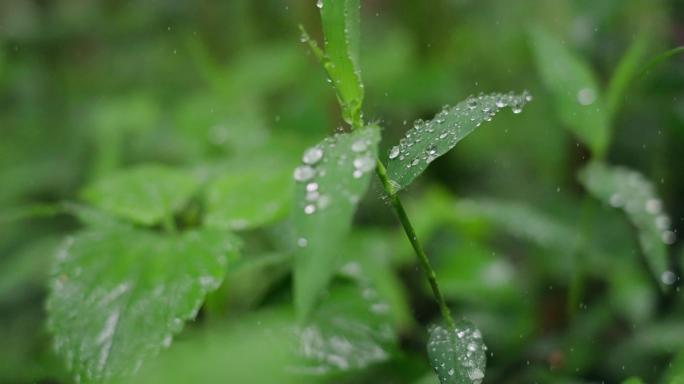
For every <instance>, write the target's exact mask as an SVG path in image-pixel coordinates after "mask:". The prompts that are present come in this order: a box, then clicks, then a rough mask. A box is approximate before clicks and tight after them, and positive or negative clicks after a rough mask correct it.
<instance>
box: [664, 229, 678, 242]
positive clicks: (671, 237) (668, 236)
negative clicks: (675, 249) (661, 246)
mask: <svg viewBox="0 0 684 384" xmlns="http://www.w3.org/2000/svg"><path fill="white" fill-rule="evenodd" d="M661 238H662V240H663V243H665V244H667V245H671V244H674V242H675V240H677V235H675V233H674V232H672V231H665V232H663V234H662V235H661Z"/></svg>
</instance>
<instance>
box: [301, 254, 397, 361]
mask: <svg viewBox="0 0 684 384" xmlns="http://www.w3.org/2000/svg"><path fill="white" fill-rule="evenodd" d="M340 272H341V274H342V275H344V276H346V277H348V278H350V279H352V280H355V281H356V282H357V283H358V288H359V294H360V296H361V298H360V301H359V304H360V305H368V311H369V313H372V314H373V316H374V317H375V320H374V321H372V322H370V323H369V322H365V321H363V322H362V321H360V320H357V319H355V318H354V317H351V316H349V314H344V313H340V314H339V315H335V316H334V318H327V319H323V323H312V324H309V325H307V326H304V327H298V328H295V334H296V336H297V337H298V341H299V345H298V350H297V353H298V354H299V355H301V356H302V357H303V358H304V361H306V365H305V366H301V367H294V368H295V370H297V371H300V372H303V373H310V374H325V373H328V372H330V371H345V370H350V369H363V368H365V367H367V366H369V365H371V364H375V363H379V362H381V361H384V360H386V359H387V358H388V357H389V353H388V351H386V350H385V348H384V345H385V344H386V343H389V342H391V341H392V340H393V339H394V331H393V330H392V327H391V325H390V324H391V319H390V316H389V309H390V308H389V305H388V304H387V303H386V302H384V301H383V300H381V299H380V298H379V295H378V293H377V291H376V290H375V289H374V288H373V286H372V284H371V282H370V280H369V279H368V278H367V277H366V276H365V274H364V272H363V270H362V267H361V265H360V264H359V263H357V262H349V263H347V264H345V265H344V266H343V267H342V268H341V271H340ZM352 313H354V311H350V314H352ZM352 316H353V315H352ZM328 322H330V323H328Z"/></svg>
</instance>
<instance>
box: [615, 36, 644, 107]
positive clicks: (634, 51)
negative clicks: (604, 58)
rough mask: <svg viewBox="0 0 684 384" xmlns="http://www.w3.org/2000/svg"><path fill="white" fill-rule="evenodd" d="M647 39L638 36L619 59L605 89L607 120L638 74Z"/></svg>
mask: <svg viewBox="0 0 684 384" xmlns="http://www.w3.org/2000/svg"><path fill="white" fill-rule="evenodd" d="M648 43H649V41H648V37H647V35H646V34H645V33H642V34H640V35H639V36H638V37H637V38H636V39H635V40H634V42H633V43H632V45H631V46H630V47H629V49H628V50H627V52H626V53H625V54H624V55H623V56H622V58H621V59H620V63H619V64H618V66H617V68H616V69H615V72H614V73H613V76H612V77H611V78H610V82H609V83H608V87H607V88H606V114H607V116H608V120H613V118H614V117H615V114H616V113H617V111H618V109H619V108H620V104H621V103H622V100H623V99H624V97H625V95H626V93H625V92H626V91H627V87H628V86H629V84H630V82H631V81H632V80H633V79H634V77H636V75H637V74H638V73H639V69H640V63H641V59H642V58H643V56H644V53H645V52H646V48H648Z"/></svg>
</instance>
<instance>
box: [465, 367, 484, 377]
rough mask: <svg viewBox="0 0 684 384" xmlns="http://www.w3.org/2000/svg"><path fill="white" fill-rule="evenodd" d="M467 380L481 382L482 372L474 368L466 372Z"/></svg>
mask: <svg viewBox="0 0 684 384" xmlns="http://www.w3.org/2000/svg"><path fill="white" fill-rule="evenodd" d="M468 378H470V380H482V379H484V372H482V370H481V369H479V368H475V369H473V370H472V371H470V372H468Z"/></svg>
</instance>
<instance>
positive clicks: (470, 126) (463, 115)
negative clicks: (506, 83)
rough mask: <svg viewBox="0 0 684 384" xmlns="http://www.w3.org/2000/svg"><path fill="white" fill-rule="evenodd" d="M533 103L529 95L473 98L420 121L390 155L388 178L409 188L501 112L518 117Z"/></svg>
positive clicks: (393, 182)
mask: <svg viewBox="0 0 684 384" xmlns="http://www.w3.org/2000/svg"><path fill="white" fill-rule="evenodd" d="M530 100H532V97H531V96H530V95H529V94H528V93H527V92H523V93H522V94H521V95H513V94H512V93H509V94H500V93H494V94H490V95H480V96H478V97H473V96H471V97H469V98H468V99H467V100H465V101H462V102H460V103H458V104H457V105H456V106H455V107H451V108H448V107H445V108H444V109H442V111H441V112H439V113H438V114H437V115H436V116H435V118H434V119H432V120H431V121H428V122H424V121H422V120H418V121H416V122H415V124H414V126H413V128H411V129H410V130H409V131H408V132H407V133H406V136H405V137H404V138H403V139H401V141H400V142H399V145H396V146H394V147H392V148H391V149H390V151H389V160H388V163H387V174H388V176H389V178H390V180H391V182H392V184H393V185H394V187H395V188H396V189H397V190H400V189H402V188H405V187H406V186H408V185H409V184H410V183H411V182H412V181H413V179H415V178H416V177H417V176H418V175H420V174H421V173H423V171H424V170H425V169H426V168H427V167H428V165H430V163H431V162H432V161H433V160H435V159H436V158H438V157H439V156H442V155H443V154H445V153H447V152H448V151H449V150H450V149H451V148H453V147H454V146H455V145H456V144H457V143H458V142H459V141H461V140H462V139H463V138H464V137H466V136H467V135H468V134H469V133H470V132H472V131H474V130H475V128H477V127H479V126H480V125H481V124H482V123H483V122H487V121H490V120H491V119H492V117H494V115H495V114H496V113H497V112H498V111H499V110H500V109H501V108H504V107H510V108H511V109H512V110H513V112H514V113H520V112H521V111H522V108H523V106H524V105H525V103H527V102H528V101H530Z"/></svg>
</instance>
